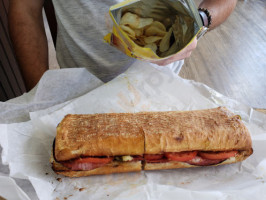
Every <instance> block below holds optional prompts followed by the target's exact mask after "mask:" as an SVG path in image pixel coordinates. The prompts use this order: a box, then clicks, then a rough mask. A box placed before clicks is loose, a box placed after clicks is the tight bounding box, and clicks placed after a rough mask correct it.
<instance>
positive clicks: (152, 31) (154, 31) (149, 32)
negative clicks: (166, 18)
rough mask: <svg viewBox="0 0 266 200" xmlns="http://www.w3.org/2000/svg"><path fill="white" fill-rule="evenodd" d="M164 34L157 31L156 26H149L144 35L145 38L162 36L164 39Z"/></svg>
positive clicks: (159, 30)
mask: <svg viewBox="0 0 266 200" xmlns="http://www.w3.org/2000/svg"><path fill="white" fill-rule="evenodd" d="M165 34H166V32H165V31H162V30H161V29H159V28H158V27H156V26H149V27H148V28H147V29H146V30H145V35H146V36H162V37H164V36H165Z"/></svg>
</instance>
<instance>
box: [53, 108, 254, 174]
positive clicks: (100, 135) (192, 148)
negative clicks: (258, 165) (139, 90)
mask: <svg viewBox="0 0 266 200" xmlns="http://www.w3.org/2000/svg"><path fill="white" fill-rule="evenodd" d="M52 152H53V153H52V156H51V159H50V162H51V163H52V168H53V170H54V171H55V172H56V173H58V174H62V175H65V176H69V177H80V176H89V175H96V174H110V173H122V172H133V171H141V170H160V169H174V168H190V167H199V166H216V165H223V164H230V163H235V162H239V161H243V160H245V159H246V158H247V157H248V156H250V155H251V154H252V152H253V150H252V142H251V137H250V134H249V131H248V129H247V128H246V126H245V125H244V123H243V122H242V121H241V118H240V116H238V115H235V114H234V113H232V112H230V111H229V110H227V109H226V108H224V107H219V108H215V109H206V110H195V111H183V112H180V111H168V112H140V113H107V114H87V115H71V114H69V115H66V116H65V118H64V119H63V120H62V121H61V122H60V124H59V125H58V127H57V135H56V138H55V141H54V144H53V151H52Z"/></svg>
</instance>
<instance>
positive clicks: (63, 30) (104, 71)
mask: <svg viewBox="0 0 266 200" xmlns="http://www.w3.org/2000/svg"><path fill="white" fill-rule="evenodd" d="M120 1H121V0H120ZM120 1H119V0H101V1H97V0H89V1H88V0H75V1H72V0H53V4H54V8H55V12H56V18H57V24H58V26H57V27H58V29H57V30H58V32H57V44H56V51H57V59H58V63H59V65H60V67H61V68H68V67H85V68H87V69H88V70H89V71H90V72H91V73H92V74H94V75H96V76H97V77H98V78H100V79H101V80H103V81H105V82H106V81H109V80H111V79H112V78H114V77H115V76H117V75H118V74H120V73H122V72H123V71H125V70H126V69H127V68H128V67H129V66H130V64H131V63H132V62H133V61H134V59H132V58H130V57H128V56H126V55H125V54H123V53H122V52H121V51H119V50H117V49H116V48H114V47H112V46H110V45H109V44H107V43H105V42H104V40H103V37H104V36H105V35H106V34H107V33H108V32H109V31H110V30H108V29H110V28H111V27H112V24H110V17H109V14H108V11H109V8H110V6H112V5H114V4H116V3H118V2H120ZM108 26H109V27H108ZM110 26H111V27H110Z"/></svg>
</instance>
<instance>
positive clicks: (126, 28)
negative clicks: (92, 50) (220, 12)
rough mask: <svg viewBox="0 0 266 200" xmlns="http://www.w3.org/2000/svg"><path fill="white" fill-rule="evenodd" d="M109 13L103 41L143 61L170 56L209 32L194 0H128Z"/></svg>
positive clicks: (111, 9)
mask: <svg viewBox="0 0 266 200" xmlns="http://www.w3.org/2000/svg"><path fill="white" fill-rule="evenodd" d="M109 14H110V16H111V19H112V21H113V29H112V33H109V34H108V35H106V36H105V37H104V40H105V41H106V42H107V43H109V44H110V45H113V46H115V47H117V48H118V49H120V50H121V51H122V52H124V53H125V54H126V55H128V56H130V57H133V58H137V59H140V60H146V61H158V60H163V59H168V58H169V57H171V56H173V55H175V54H178V53H179V52H180V51H181V50H182V49H183V48H185V47H186V46H187V45H189V44H190V43H191V42H192V41H193V40H194V39H196V38H197V36H199V35H202V34H203V32H204V31H206V28H205V27H203V25H202V21H201V19H200V16H199V14H198V11H197V8H196V6H195V4H194V2H193V0H148V1H147V0H146V1H145V0H126V1H123V2H121V3H119V4H116V5H114V6H112V7H111V8H110V10H109Z"/></svg>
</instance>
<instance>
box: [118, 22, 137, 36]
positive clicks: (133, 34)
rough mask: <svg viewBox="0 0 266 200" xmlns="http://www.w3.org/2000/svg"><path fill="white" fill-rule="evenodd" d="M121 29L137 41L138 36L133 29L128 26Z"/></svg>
mask: <svg viewBox="0 0 266 200" xmlns="http://www.w3.org/2000/svg"><path fill="white" fill-rule="evenodd" d="M120 27H121V28H122V30H123V31H124V32H125V33H126V34H127V35H128V36H129V37H131V38H133V39H136V34H135V31H134V30H133V29H131V28H130V27H128V26H125V25H120Z"/></svg>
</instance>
